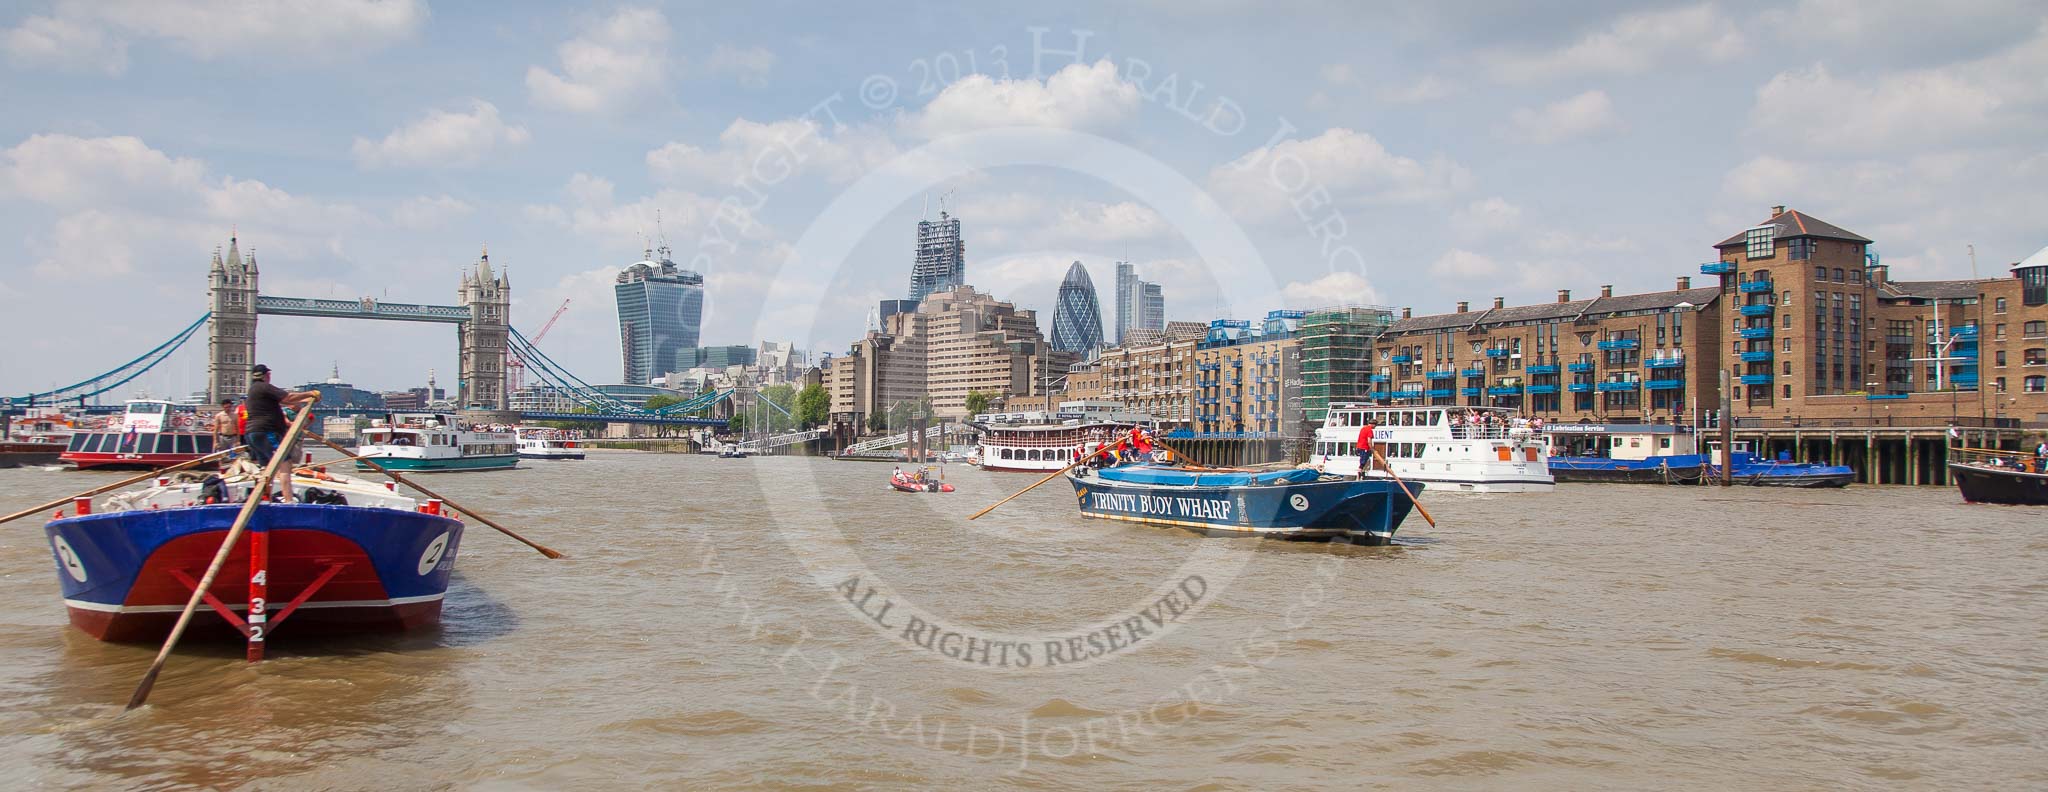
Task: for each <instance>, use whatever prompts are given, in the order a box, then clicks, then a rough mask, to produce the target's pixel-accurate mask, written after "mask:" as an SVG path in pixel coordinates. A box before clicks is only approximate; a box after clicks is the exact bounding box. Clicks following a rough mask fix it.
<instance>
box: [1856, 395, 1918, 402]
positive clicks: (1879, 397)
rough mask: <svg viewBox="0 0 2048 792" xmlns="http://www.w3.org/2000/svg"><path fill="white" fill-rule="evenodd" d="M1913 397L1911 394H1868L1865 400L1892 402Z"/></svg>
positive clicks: (1864, 396)
mask: <svg viewBox="0 0 2048 792" xmlns="http://www.w3.org/2000/svg"><path fill="white" fill-rule="evenodd" d="M1912 395H1913V394H1910V393H1866V394H1864V395H1863V398H1864V399H1865V400H1867V401H1892V400H1895V399H1904V398H1907V397H1910V396H1912Z"/></svg>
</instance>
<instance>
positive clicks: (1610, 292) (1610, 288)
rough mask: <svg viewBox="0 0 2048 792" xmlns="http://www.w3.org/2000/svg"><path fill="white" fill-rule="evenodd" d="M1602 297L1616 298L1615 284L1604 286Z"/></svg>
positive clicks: (1601, 288) (1601, 290)
mask: <svg viewBox="0 0 2048 792" xmlns="http://www.w3.org/2000/svg"><path fill="white" fill-rule="evenodd" d="M1600 296H1602V297H1613V296H1614V284H1612V283H1610V284H1607V285H1605V286H1602V287H1600Z"/></svg>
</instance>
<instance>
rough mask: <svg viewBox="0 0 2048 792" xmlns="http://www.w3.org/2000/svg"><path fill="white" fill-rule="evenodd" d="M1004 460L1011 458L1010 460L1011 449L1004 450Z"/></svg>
mask: <svg viewBox="0 0 2048 792" xmlns="http://www.w3.org/2000/svg"><path fill="white" fill-rule="evenodd" d="M1003 458H1004V459H1009V458H1010V449H1007V448H1005V449H1003Z"/></svg>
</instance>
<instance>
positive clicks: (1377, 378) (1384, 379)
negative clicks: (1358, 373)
mask: <svg viewBox="0 0 2048 792" xmlns="http://www.w3.org/2000/svg"><path fill="white" fill-rule="evenodd" d="M1367 379H1370V380H1372V381H1373V382H1388V381H1390V380H1392V379H1393V377H1389V376H1387V375H1385V374H1374V375H1372V376H1371V377H1367Z"/></svg>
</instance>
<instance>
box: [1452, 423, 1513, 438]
mask: <svg viewBox="0 0 2048 792" xmlns="http://www.w3.org/2000/svg"><path fill="white" fill-rule="evenodd" d="M1513 431H1514V429H1513V428H1512V427H1507V426H1498V425H1495V424H1459V425H1457V426H1453V427H1451V439H1453V440H1506V439H1508V437H1510V436H1511V435H1510V433H1511V432H1513Z"/></svg>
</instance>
